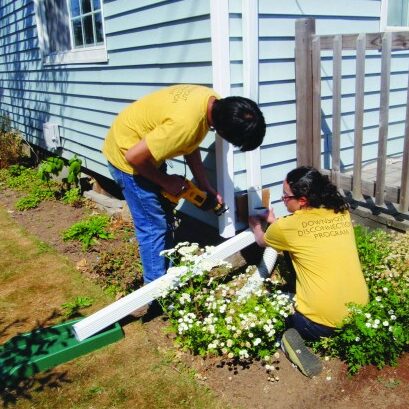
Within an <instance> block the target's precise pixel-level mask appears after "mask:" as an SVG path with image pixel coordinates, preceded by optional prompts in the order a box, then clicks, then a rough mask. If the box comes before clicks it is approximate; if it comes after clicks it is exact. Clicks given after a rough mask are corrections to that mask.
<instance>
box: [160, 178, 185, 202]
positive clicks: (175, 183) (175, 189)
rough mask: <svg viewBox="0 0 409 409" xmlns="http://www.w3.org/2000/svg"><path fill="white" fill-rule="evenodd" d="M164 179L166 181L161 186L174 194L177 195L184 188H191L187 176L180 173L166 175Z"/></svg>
mask: <svg viewBox="0 0 409 409" xmlns="http://www.w3.org/2000/svg"><path fill="white" fill-rule="evenodd" d="M164 180H165V183H163V184H162V185H161V187H162V189H163V190H165V191H166V192H167V193H169V194H170V195H172V196H176V197H177V196H179V195H180V194H181V193H182V192H183V190H184V189H188V188H189V185H188V184H187V182H186V180H185V178H184V177H182V176H179V175H166V176H165V178H164Z"/></svg>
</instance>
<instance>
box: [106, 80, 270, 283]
mask: <svg viewBox="0 0 409 409" xmlns="http://www.w3.org/2000/svg"><path fill="white" fill-rule="evenodd" d="M265 129H266V125H265V121H264V117H263V115H262V113H261V111H260V109H259V108H258V106H257V105H256V104H255V103H254V102H253V101H251V100H249V99H247V98H243V97H227V98H220V97H219V95H217V93H216V92H215V91H213V90H212V89H211V88H208V87H204V86H200V85H191V84H180V85H173V86H170V87H166V88H163V89H160V90H158V91H156V92H153V93H152V94H149V95H146V96H144V97H143V98H141V99H140V100H138V101H136V102H134V103H132V104H131V105H130V106H128V107H127V108H125V109H124V110H123V111H122V112H121V113H119V115H118V116H117V117H116V119H115V120H114V122H113V124H112V126H111V128H110V130H109V132H108V134H107V136H106V139H105V143H104V146H103V150H102V151H103V154H104V155H105V157H106V159H107V160H108V169H109V171H110V173H111V175H112V177H113V179H114V180H115V181H116V182H117V183H118V185H119V186H120V187H121V189H122V192H123V194H124V197H125V200H126V202H127V204H128V206H129V209H130V212H131V215H132V218H133V222H134V225H135V231H136V237H137V240H138V243H139V251H140V255H141V259H142V264H143V269H144V282H145V284H146V283H149V282H151V281H153V280H155V279H156V278H159V277H161V276H162V275H163V274H165V272H166V269H167V260H166V259H165V258H164V257H163V256H161V255H160V252H161V251H163V250H165V249H169V248H171V247H172V246H173V241H172V212H171V207H170V206H169V203H168V202H167V200H166V199H164V197H163V196H162V195H161V193H160V192H161V191H162V190H164V191H166V192H168V193H170V194H171V195H173V196H177V195H178V194H180V192H181V191H182V189H184V188H185V187H187V186H186V182H185V181H184V179H183V178H180V177H179V176H178V175H169V174H167V173H166V164H165V161H166V159H171V158H174V157H176V156H181V155H183V156H184V158H185V160H186V163H187V164H188V166H189V168H190V169H191V171H192V174H193V176H194V178H195V181H196V184H197V185H198V187H199V188H200V189H202V190H204V191H206V192H208V193H209V194H212V195H214V196H216V197H217V200H218V201H219V202H220V203H222V201H223V199H222V197H221V196H220V195H219V194H218V193H217V191H216V190H215V189H214V188H213V187H212V186H211V184H210V183H209V181H208V179H207V176H206V172H205V168H204V165H203V163H202V160H201V155H200V151H199V145H200V143H201V142H202V140H203V139H204V137H205V136H206V134H207V133H208V131H209V130H216V132H217V133H218V134H219V135H220V136H221V137H222V138H224V139H225V140H227V141H228V142H230V143H232V144H233V145H235V146H238V147H240V149H241V150H242V151H248V150H252V149H255V148H257V147H258V146H259V145H260V144H261V143H262V141H263V138H264V134H265Z"/></svg>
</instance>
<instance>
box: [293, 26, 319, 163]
mask: <svg viewBox="0 0 409 409" xmlns="http://www.w3.org/2000/svg"><path fill="white" fill-rule="evenodd" d="M313 34H315V20H314V19H301V20H297V21H296V22H295V93H296V113H297V126H296V132H297V141H296V142H297V165H298V166H300V165H312V164H313V150H312V146H313V143H312V142H313V132H312V129H313V121H312V62H311V48H312V46H311V39H312V35H313Z"/></svg>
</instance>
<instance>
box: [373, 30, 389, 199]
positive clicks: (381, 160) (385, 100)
mask: <svg viewBox="0 0 409 409" xmlns="http://www.w3.org/2000/svg"><path fill="white" fill-rule="evenodd" d="M391 49H392V33H388V32H386V33H384V34H383V37H382V61H381V98H380V107H379V138H378V162H377V169H376V188H375V204H377V205H378V206H383V205H384V198H385V175H386V145H387V141H388V125H389V124H388V122H389V87H390V76H391Z"/></svg>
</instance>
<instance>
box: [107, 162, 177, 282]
mask: <svg viewBox="0 0 409 409" xmlns="http://www.w3.org/2000/svg"><path fill="white" fill-rule="evenodd" d="M108 169H109V172H110V173H111V175H112V177H113V179H114V180H115V182H116V183H117V184H118V185H119V187H120V188H121V190H122V193H123V195H124V197H125V200H126V202H127V204H128V207H129V210H130V212H131V215H132V220H133V222H134V226H135V233H136V239H137V241H138V243H139V253H140V256H141V260H142V265H143V278H144V283H145V284H147V283H150V282H151V281H154V280H156V279H157V278H159V277H161V276H163V275H164V274H165V273H166V270H167V268H168V265H169V260H168V259H167V258H166V257H163V256H160V255H159V253H160V252H161V251H162V250H165V249H169V248H172V247H173V214H172V207H171V205H170V203H169V202H168V201H167V200H166V199H165V198H164V197H163V196H162V195H161V193H160V188H159V186H157V185H155V184H154V183H153V182H151V181H149V180H148V179H146V178H144V177H143V176H139V175H130V174H129V173H125V172H122V171H121V170H119V169H117V168H116V167H115V166H113V165H112V164H110V163H108Z"/></svg>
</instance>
